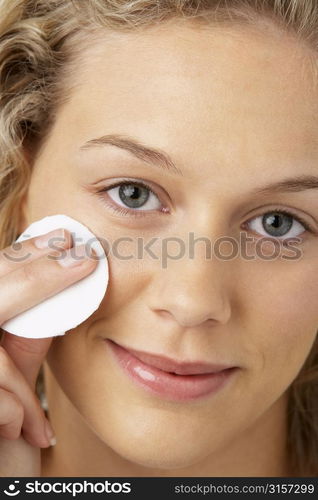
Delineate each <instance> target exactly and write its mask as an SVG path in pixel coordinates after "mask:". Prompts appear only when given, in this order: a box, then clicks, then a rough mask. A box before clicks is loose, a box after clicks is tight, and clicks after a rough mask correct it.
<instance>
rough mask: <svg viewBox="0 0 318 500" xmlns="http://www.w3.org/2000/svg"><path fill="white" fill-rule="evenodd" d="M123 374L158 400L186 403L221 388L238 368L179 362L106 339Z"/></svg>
mask: <svg viewBox="0 0 318 500" xmlns="http://www.w3.org/2000/svg"><path fill="white" fill-rule="evenodd" d="M105 340H106V344H107V345H108V346H109V348H110V351H111V352H112V354H113V355H114V358H115V359H116V361H117V362H118V363H119V365H120V366H121V367H122V368H123V369H124V371H125V373H126V374H127V375H128V376H129V378H130V379H132V380H133V381H134V382H136V383H137V384H138V385H141V386H142V387H144V389H146V390H148V391H150V392H153V393H156V394H157V395H160V396H161V397H164V398H168V399H172V400H176V401H185V400H191V399H195V398H198V397H201V396H204V395H207V394H211V393H214V392H216V391H217V390H218V389H220V388H221V387H222V386H223V385H224V384H225V382H226V381H227V380H228V379H229V378H230V376H231V375H232V374H233V373H234V372H236V371H237V369H238V367H235V366H224V365H215V364H210V363H204V362H185V363H183V362H180V361H175V360H173V359H171V358H167V357H164V356H159V355H156V354H150V353H145V352H143V351H136V350H134V349H130V348H129V349H128V348H124V347H122V346H120V345H119V344H117V343H115V342H113V341H112V340H110V339H105Z"/></svg>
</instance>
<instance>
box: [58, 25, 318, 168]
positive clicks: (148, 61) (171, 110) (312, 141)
mask: <svg viewBox="0 0 318 500" xmlns="http://www.w3.org/2000/svg"><path fill="white" fill-rule="evenodd" d="M313 60H314V59H313V56H312V54H311V53H310V51H309V49H307V48H305V47H304V46H303V45H301V44H300V42H297V41H296V40H294V39H293V38H292V37H287V35H285V34H282V33H280V32H278V31H275V30H274V29H273V30H272V31H271V32H270V33H264V32H262V31H258V30H257V29H253V30H252V29H247V28H246V27H244V29H240V28H234V27H233V26H232V27H222V26H218V27H215V26H209V27H197V28H193V27H190V25H189V26H186V25H184V26H181V25H180V24H173V23H171V24H167V25H163V26H160V27H157V28H153V29H147V30H144V31H140V32H138V33H134V32H131V33H125V34H123V33H121V34H119V33H111V34H108V33H106V32H105V33H104V32H102V33H101V35H100V36H98V37H96V40H94V42H92V43H91V44H90V47H89V48H88V49H87V50H84V51H83V52H82V55H81V57H80V59H78V61H77V63H76V64H75V66H74V67H75V71H73V72H72V81H73V82H74V83H76V85H75V86H74V91H73V92H72V94H71V96H72V97H71V99H70V100H69V101H68V103H67V104H66V106H64V109H63V110H62V115H61V116H62V119H63V118H64V119H65V120H66V121H67V120H69V118H70V115H72V120H71V126H73V127H74V128H76V133H77V134H79V135H78V140H82V141H84V140H87V139H89V138H91V137H96V136H98V135H101V134H107V133H124V134H129V135H132V136H136V137H142V139H143V140H144V142H148V143H149V144H153V143H154V138H155V139H156V146H157V147H162V148H163V149H166V150H169V149H170V150H171V151H173V153H175V154H176V155H177V154H180V155H182V154H185V155H186V156H187V158H189V155H190V157H191V156H192V155H194V154H195V153H198V152H199V154H200V155H201V156H200V160H202V161H203V159H204V158H203V155H205V154H206V155H208V157H209V158H211V154H213V158H215V161H216V162H217V161H220V163H222V162H224V161H225V160H226V156H228V158H230V157H231V156H234V155H239V156H240V155H243V154H244V155H245V156H246V157H250V156H251V155H255V154H256V153H257V152H258V153H261V154H263V155H270V154H273V153H275V155H276V156H277V160H279V155H280V154H282V155H284V158H285V160H286V158H287V157H288V155H293V156H294V158H297V155H300V156H301V157H302V159H304V155H307V156H308V155H311V153H312V152H313V151H314V150H316V140H317V123H316V121H317V120H316V116H317V112H316V106H317V97H318V95H317V91H316V87H315V86H316V82H315V79H314V71H313V68H314V64H313ZM67 130H69V128H67ZM224 141H226V143H227V148H226V150H224ZM194 144H195V146H194ZM291 144H293V148H292V151H290V150H291V148H290V145H291ZM267 158H268V156H267ZM192 159H193V158H192ZM246 159H247V158H244V160H246ZM242 160H243V158H242Z"/></svg>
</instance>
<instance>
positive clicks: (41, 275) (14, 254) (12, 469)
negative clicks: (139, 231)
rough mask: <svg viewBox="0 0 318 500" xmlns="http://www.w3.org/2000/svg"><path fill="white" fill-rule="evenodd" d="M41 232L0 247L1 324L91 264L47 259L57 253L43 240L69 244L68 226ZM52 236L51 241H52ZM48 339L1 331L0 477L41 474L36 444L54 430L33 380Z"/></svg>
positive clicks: (41, 443) (45, 441) (68, 282)
mask: <svg viewBox="0 0 318 500" xmlns="http://www.w3.org/2000/svg"><path fill="white" fill-rule="evenodd" d="M45 237H46V238H45ZM45 237H44V238H43V237H36V238H32V239H29V240H27V241H25V242H23V243H20V244H19V245H18V246H19V250H18V251H17V250H15V247H16V246H17V244H14V245H12V246H10V247H7V248H5V249H4V250H1V251H0V326H1V325H2V324H3V323H4V322H5V321H7V320H9V319H10V318H12V317H14V316H16V315H17V314H19V313H21V312H23V311H25V310H27V309H29V308H31V307H33V306H34V305H36V304H38V303H40V302H42V301H43V300H45V299H46V298H48V297H50V296H52V295H55V294H56V293H58V292H60V291H61V290H63V289H64V288H66V287H67V286H69V285H71V284H72V283H75V282H76V281H78V280H80V279H82V278H84V277H85V276H86V275H88V274H89V273H90V272H92V271H93V270H94V269H95V267H96V260H94V259H89V258H85V259H80V260H75V261H74V265H72V260H71V259H70V260H67V259H66V258H64V257H63V259H61V256H60V258H59V259H56V260H54V259H51V258H48V255H50V256H56V257H58V256H59V254H60V252H59V251H58V250H54V251H53V250H52V248H49V247H48V246H46V244H45V241H47V242H48V241H50V242H51V243H52V242H54V248H55V249H56V248H57V247H59V248H61V249H70V247H71V245H72V238H71V235H70V233H69V232H68V231H66V230H62V229H61V230H56V231H52V232H50V233H48V234H47V235H45ZM53 237H55V238H56V240H54V241H53V240H52V238H53ZM57 239H59V241H58V243H57V242H56V241H57ZM51 246H52V245H51ZM78 248H79V247H78ZM69 252H70V250H69V251H68V253H69ZM73 252H74V249H73ZM74 253H75V252H74ZM76 255H77V256H78V255H79V252H78V253H76ZM67 262H68V265H66V264H67ZM62 263H63V265H62ZM51 342H52V338H44V339H27V338H24V337H18V336H16V335H12V334H10V333H7V332H4V331H3V337H2V341H1V345H0V476H1V477H12V476H13V477H18V476H26V477H32V476H33V477H34V476H40V475H41V461H40V448H41V447H48V446H50V444H51V442H52V438H53V437H54V433H53V430H52V428H51V426H50V424H49V422H48V420H47V419H46V417H45V415H44V412H43V410H42V408H41V405H40V402H39V400H38V398H37V396H36V395H35V384H36V379H37V376H38V373H39V370H40V367H41V364H42V362H43V360H44V358H45V356H46V353H47V351H48V349H49V347H50V344H51Z"/></svg>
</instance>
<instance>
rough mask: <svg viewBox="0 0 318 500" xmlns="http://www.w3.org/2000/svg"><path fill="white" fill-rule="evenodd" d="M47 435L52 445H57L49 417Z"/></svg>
mask: <svg viewBox="0 0 318 500" xmlns="http://www.w3.org/2000/svg"><path fill="white" fill-rule="evenodd" d="M45 435H46V437H47V440H48V442H49V443H50V445H51V446H55V445H56V437H55V432H54V431H53V428H52V426H51V424H50V422H49V421H48V420H47V419H45Z"/></svg>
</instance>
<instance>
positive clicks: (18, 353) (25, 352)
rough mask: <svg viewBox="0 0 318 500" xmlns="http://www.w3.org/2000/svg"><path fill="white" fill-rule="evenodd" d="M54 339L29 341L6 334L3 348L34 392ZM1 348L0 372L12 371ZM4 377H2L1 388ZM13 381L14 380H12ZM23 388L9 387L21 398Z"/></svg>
mask: <svg viewBox="0 0 318 500" xmlns="http://www.w3.org/2000/svg"><path fill="white" fill-rule="evenodd" d="M52 339H53V337H48V338H44V339H28V338H25V337H18V336H17V335H13V334H12V333H8V332H4V334H3V337H2V340H1V346H0V347H2V348H3V349H4V350H5V352H6V353H7V354H8V356H9V357H10V359H11V360H12V361H13V363H14V365H15V366H16V368H17V369H18V370H19V371H20V372H21V374H22V375H23V376H24V378H25V380H26V381H27V382H28V384H29V386H30V387H31V389H32V390H34V389H35V383H36V379H37V376H38V374H39V371H40V368H41V364H42V362H43V360H44V358H45V356H46V354H47V351H48V350H49V347H50V345H51V342H52ZM1 354H2V352H1V348H0V370H2V371H3V370H7V371H9V370H10V366H8V360H4V358H3V357H2V356H1ZM2 379H3V377H1V376H0V386H1V381H2ZM12 380H13V378H12ZM20 386H21V383H20V385H19V386H18V385H17V386H13V385H12V386H7V388H8V390H11V391H14V392H19V396H20V397H21V396H22V398H21V399H22V400H23V394H22V391H18V387H20Z"/></svg>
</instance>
